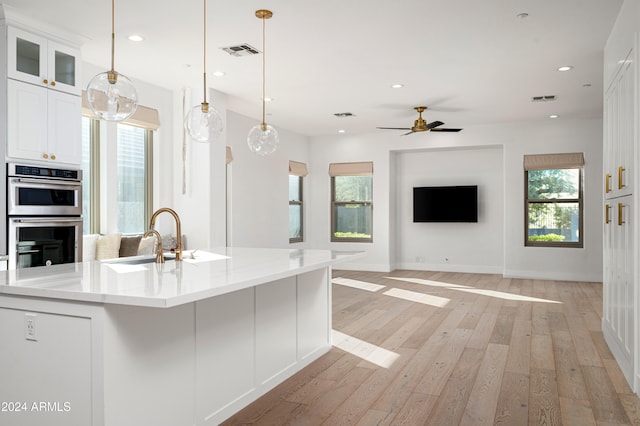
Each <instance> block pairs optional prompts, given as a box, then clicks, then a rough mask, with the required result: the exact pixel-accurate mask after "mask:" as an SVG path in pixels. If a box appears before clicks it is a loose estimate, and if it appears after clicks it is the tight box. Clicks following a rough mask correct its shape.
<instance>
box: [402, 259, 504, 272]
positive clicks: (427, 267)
mask: <svg viewBox="0 0 640 426" xmlns="http://www.w3.org/2000/svg"><path fill="white" fill-rule="evenodd" d="M397 269H408V270H411V271H440V272H468V273H475V274H502V267H500V266H486V265H455V264H447V263H438V264H431V263H416V262H407V263H399V264H398V265H397Z"/></svg>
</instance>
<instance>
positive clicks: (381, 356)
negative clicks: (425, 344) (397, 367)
mask: <svg viewBox="0 0 640 426" xmlns="http://www.w3.org/2000/svg"><path fill="white" fill-rule="evenodd" d="M331 337H332V339H333V346H335V347H336V348H338V349H342V350H343V351H345V352H349V353H350V354H352V355H355V356H357V357H358V358H362V359H363V360H365V361H368V362H370V363H372V364H375V365H378V366H380V367H383V368H389V367H391V366H392V365H393V363H394V362H395V361H396V360H397V359H398V358H400V355H399V354H397V353H395V352H393V351H390V350H388V349H385V348H382V347H380V346H376V345H374V344H372V343H369V342H365V341H364V340H361V339H358V338H357V337H353V336H349V335H348V334H344V333H341V332H339V331H338V330H331Z"/></svg>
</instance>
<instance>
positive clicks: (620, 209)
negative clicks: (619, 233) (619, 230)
mask: <svg viewBox="0 0 640 426" xmlns="http://www.w3.org/2000/svg"><path fill="white" fill-rule="evenodd" d="M623 208H624V204H622V203H618V225H620V226H622V225H623V224H624V223H625V221H624V220H623V219H622V209H623Z"/></svg>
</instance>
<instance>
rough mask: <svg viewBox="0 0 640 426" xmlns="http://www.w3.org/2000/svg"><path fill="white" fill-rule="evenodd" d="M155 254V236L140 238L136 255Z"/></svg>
mask: <svg viewBox="0 0 640 426" xmlns="http://www.w3.org/2000/svg"><path fill="white" fill-rule="evenodd" d="M151 254H156V237H155V235H152V236H150V237H146V238H143V239H141V240H140V244H139V245H138V256H142V255H145V256H146V255H151Z"/></svg>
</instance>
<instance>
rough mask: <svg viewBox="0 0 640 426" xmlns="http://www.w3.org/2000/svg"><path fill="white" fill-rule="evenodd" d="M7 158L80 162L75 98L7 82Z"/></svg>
mask: <svg viewBox="0 0 640 426" xmlns="http://www.w3.org/2000/svg"><path fill="white" fill-rule="evenodd" d="M7 96H8V98H7V99H8V102H9V105H11V106H12V107H11V108H9V109H8V111H7V132H8V143H7V156H8V157H9V158H20V159H26V160H38V161H55V162H57V163H67V164H80V163H81V162H82V132H81V128H82V127H81V126H82V121H81V120H82V110H81V109H82V107H81V103H80V101H79V98H78V97H77V96H73V95H69V94H67V93H61V92H57V91H55V90H47V89H45V88H44V87H37V86H34V85H32V84H28V83H24V82H21V81H15V80H9V82H8V85H7Z"/></svg>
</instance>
